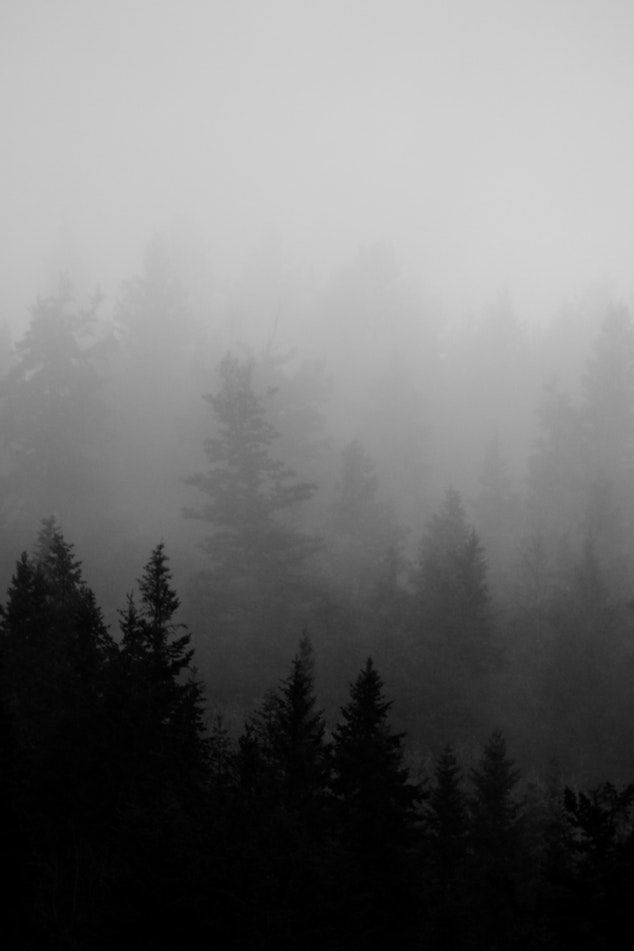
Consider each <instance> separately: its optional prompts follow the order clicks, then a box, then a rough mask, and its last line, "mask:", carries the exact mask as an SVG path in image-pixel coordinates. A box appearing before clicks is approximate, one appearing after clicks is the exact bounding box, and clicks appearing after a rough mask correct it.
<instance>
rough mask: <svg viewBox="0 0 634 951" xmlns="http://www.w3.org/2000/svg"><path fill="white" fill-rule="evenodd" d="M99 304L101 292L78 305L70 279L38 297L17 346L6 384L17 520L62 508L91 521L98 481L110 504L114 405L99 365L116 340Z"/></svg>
mask: <svg viewBox="0 0 634 951" xmlns="http://www.w3.org/2000/svg"><path fill="white" fill-rule="evenodd" d="M99 304H100V298H99V296H95V298H94V299H93V301H92V302H91V304H90V306H89V307H88V308H87V309H86V310H79V309H76V308H75V307H73V303H72V290H71V287H70V285H69V283H68V282H67V281H65V280H62V281H61V282H60V287H59V290H58V292H57V294H56V295H54V296H51V297H48V298H40V299H38V301H37V303H36V305H35V306H34V307H33V309H32V312H31V321H30V324H29V328H28V330H27V332H26V334H25V335H24V337H23V338H22V340H20V341H19V342H18V343H17V345H16V347H15V360H14V362H13V365H12V366H11V367H10V369H9V371H8V373H7V375H6V377H5V378H4V380H3V381H2V385H1V387H0V412H1V416H2V433H3V435H2V440H3V448H4V453H5V459H6V466H7V468H6V475H5V477H4V486H3V491H4V500H3V505H4V508H5V517H6V518H7V519H8V520H9V521H15V520H24V521H25V522H26V524H27V525H29V527H30V523H31V522H33V521H34V520H35V519H36V518H37V517H39V516H40V515H41V513H42V512H43V511H44V512H46V511H56V512H59V513H61V514H62V516H63V517H64V518H70V517H71V516H75V517H76V521H77V522H78V523H79V522H80V518H79V516H81V520H83V521H84V523H85V520H86V519H88V518H89V517H91V511H92V509H91V503H94V500H95V495H94V490H95V487H96V486H98V488H99V493H100V496H101V498H100V502H101V504H103V494H104V490H105V485H104V484H103V482H102V477H101V474H102V471H103V466H102V465H100V462H102V461H103V457H102V456H101V452H102V448H103V440H104V435H105V433H106V411H105V406H104V403H103V402H102V399H101V395H100V392H99V391H100V387H101V379H100V375H99V369H98V368H99V364H100V361H101V360H103V358H104V357H105V356H106V355H107V353H108V352H109V348H110V343H109V342H107V341H105V340H99V339H97V337H96V335H95V332H94V331H95V323H96V318H97V312H98V308H99ZM82 527H83V525H82Z"/></svg>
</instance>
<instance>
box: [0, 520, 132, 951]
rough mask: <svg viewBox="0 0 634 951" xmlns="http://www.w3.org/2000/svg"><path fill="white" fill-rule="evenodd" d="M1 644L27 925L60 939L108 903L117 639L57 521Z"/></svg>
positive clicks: (24, 565) (25, 564)
mask: <svg viewBox="0 0 634 951" xmlns="http://www.w3.org/2000/svg"><path fill="white" fill-rule="evenodd" d="M0 650H1V664H0V677H1V683H0V690H1V695H2V696H1V700H0V702H1V706H2V709H3V711H4V712H5V716H6V720H7V723H6V727H7V736H8V739H9V741H10V745H9V748H8V750H7V756H8V757H9V760H8V761H9V762H10V765H11V777H12V778H11V788H12V789H13V793H14V799H13V801H14V803H19V815H20V817H21V821H22V822H24V823H25V825H26V828H25V829H24V838H23V842H22V846H23V855H24V858H25V859H26V860H28V862H29V876H28V880H29V881H31V882H32V889H31V895H32V897H33V907H32V909H31V915H30V925H29V927H32V929H33V934H34V935H35V937H34V938H33V940H34V941H35V945H36V946H37V945H38V942H39V944H40V946H45V945H48V946H55V942H56V941H57V940H60V939H61V937H62V936H63V935H64V934H65V933H66V932H70V931H73V930H75V931H76V933H80V932H81V931H82V929H83V928H84V927H86V924H87V921H88V919H90V918H93V921H94V920H95V915H96V917H97V918H98V917H99V913H100V911H101V910H102V909H101V908H100V907H99V900H100V898H101V897H102V895H103V887H104V876H105V875H106V874H107V873H106V872H105V869H106V868H107V867H108V859H107V852H108V846H107V845H106V844H105V843H104V841H103V837H102V832H103V830H104V829H105V828H107V823H108V820H109V818H110V817H111V815H112V807H113V785H112V782H113V777H112V773H111V769H110V766H111V759H110V752H111V745H110V743H111V738H110V723H109V719H108V715H107V709H106V703H105V694H106V691H107V687H108V683H109V677H110V671H111V668H112V663H113V658H114V653H115V646H114V644H113V641H112V639H111V637H110V635H109V633H108V631H107V629H106V627H105V625H104V623H103V619H102V616H101V612H100V610H99V608H98V607H97V605H96V602H95V598H94V595H93V593H92V591H91V590H90V589H89V588H88V587H87V586H86V584H85V582H84V581H83V578H82V573H81V566H80V563H79V562H78V561H77V560H76V558H75V556H74V554H73V550H72V546H71V545H70V544H68V543H67V542H66V541H65V540H64V538H63V536H62V533H61V531H60V529H59V527H58V526H57V524H56V523H55V521H54V520H53V519H48V520H47V521H45V522H44V523H43V525H42V529H41V531H40V534H39V536H38V543H37V547H36V550H35V553H34V554H33V555H32V556H30V555H27V554H24V555H22V557H21V559H20V561H19V562H18V564H17V567H16V571H15V574H14V576H13V580H12V583H11V586H10V588H9V592H8V596H7V603H6V606H5V607H4V608H3V609H2V620H1V629H0ZM18 874H19V871H18ZM95 903H96V905H97V908H98V910H97V911H95ZM29 933H30V932H29Z"/></svg>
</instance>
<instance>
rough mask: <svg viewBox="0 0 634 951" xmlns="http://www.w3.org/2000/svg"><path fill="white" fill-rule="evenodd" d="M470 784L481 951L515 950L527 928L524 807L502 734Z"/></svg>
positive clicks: (517, 775) (473, 871) (472, 860)
mask: <svg viewBox="0 0 634 951" xmlns="http://www.w3.org/2000/svg"><path fill="white" fill-rule="evenodd" d="M470 778H471V783H472V785H473V794H472V796H471V798H470V802H469V838H470V847H471V857H470V863H471V868H470V872H471V876H470V881H469V888H470V892H471V898H472V901H473V930H474V934H475V935H476V936H477V940H476V943H475V947H478V948H479V947H494V948H498V947H499V948H500V949H502V948H507V947H512V946H513V944H514V942H516V941H519V938H520V936H521V935H522V934H523V932H524V928H525V925H526V920H525V917H526V913H525V908H524V907H523V903H524V902H525V900H526V895H525V894H524V893H523V888H522V872H523V871H526V869H523V855H522V835H521V805H520V803H519V801H518V800H517V798H516V793H515V788H516V786H517V783H518V781H519V778H520V773H519V770H516V769H514V766H513V761H512V760H511V759H510V758H509V757H508V755H507V751H506V741H505V739H504V737H503V735H502V733H500V732H499V731H496V732H494V733H493V734H492V735H491V737H490V739H489V741H488V743H487V744H486V746H485V747H484V750H483V753H482V756H481V758H480V761H479V763H478V765H477V766H476V767H475V768H474V769H472V770H471V774H470ZM478 940H479V941H480V942H481V943H480V944H478Z"/></svg>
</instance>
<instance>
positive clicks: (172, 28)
mask: <svg viewBox="0 0 634 951" xmlns="http://www.w3.org/2000/svg"><path fill="white" fill-rule="evenodd" d="M633 27H634V7H633V6H632V4H630V3H629V2H627V0H602V2H585V0H530V2H515V3H508V2H492V0H480V2H478V3H471V2H455V0H454V2H446V0H445V2H433V0H431V2H430V0H427V2H424V3H421V2H418V0H417V2H404V0H396V2H394V0H392V2H390V3H387V2H375V0H363V2H351V0H343V2H342V0H337V2H329V0H320V2H319V3H317V2H311V3H306V2H301V0H293V2H279V0H267V2H266V3H262V2H240V0H230V2H224V0H211V2H193V0H184V2H183V0H180V2H178V3H177V2H165V0H153V2H150V0H147V2H142V0H125V2H119V0H114V2H109V3H107V4H105V3H103V2H101V0H99V2H92V0H63V2H62V0H41V2H33V0H4V2H3V3H2V6H1V9H0V103H1V112H2V119H3V135H2V148H1V149H0V182H2V185H1V191H0V194H1V195H2V203H1V212H2V226H3V227H2V238H1V247H0V281H1V283H2V288H3V293H2V297H3V308H4V309H5V310H6V311H7V312H6V313H4V314H3V315H1V316H3V317H4V318H6V319H8V320H9V321H10V323H11V324H12V326H14V327H16V328H18V329H22V327H23V324H24V321H25V319H26V311H27V308H28V306H29V305H30V304H31V303H32V301H33V295H34V288H38V289H39V290H42V291H44V290H47V289H48V287H49V286H50V285H51V284H52V283H53V282H54V281H55V280H56V274H57V272H58V270H59V269H60V268H68V269H70V271H71V273H72V274H73V277H74V279H75V281H76V282H77V281H79V282H80V284H81V283H83V282H85V284H86V286H88V287H89V286H93V285H94V284H95V283H97V282H99V283H101V284H102V286H103V287H104V289H105V290H106V291H107V292H108V294H109V296H110V295H111V294H114V293H116V289H117V287H118V285H119V282H120V281H121V279H122V278H123V277H124V276H126V275H127V274H128V273H129V272H130V271H131V270H133V269H134V268H135V267H136V266H137V265H138V262H139V261H140V259H141V257H142V253H143V249H144V248H145V246H146V245H147V242H148V240H149V238H150V237H151V236H152V234H153V233H154V232H161V233H163V234H165V233H167V234H170V235H172V237H173V238H174V241H175V243H176V244H178V245H179V247H181V249H182V248H187V247H189V248H190V249H191V251H192V255H193V252H194V249H195V254H196V256H197V266H198V264H202V265H204V268H205V269H206V272H207V273H208V274H209V275H211V276H212V277H213V286H214V288H215V293H217V294H220V295H222V293H223V290H222V289H223V288H225V287H227V286H229V285H230V283H231V281H232V280H234V278H235V275H236V274H237V273H239V272H241V271H242V270H243V269H244V268H245V267H247V266H248V262H249V260H252V259H253V256H254V255H255V256H256V257H258V259H259V260H261V259H262V257H263V256H266V255H268V260H269V264H270V267H269V275H273V277H270V280H276V281H277V285H276V286H277V291H276V293H278V295H279V296H280V297H283V296H284V293H285V286H286V282H288V281H291V278H292V275H293V274H295V275H296V274H299V273H301V274H302V280H304V281H305V280H306V279H307V275H309V276H310V275H313V276H314V278H315V279H316V280H317V281H319V280H320V279H321V276H322V275H324V274H327V273H328V272H329V271H330V270H331V269H332V268H334V267H337V266H340V265H341V264H342V263H345V262H346V261H348V260H351V259H353V258H354V257H355V255H356V253H357V251H358V248H359V247H360V246H364V245H368V244H370V245H371V244H373V243H374V242H376V241H381V242H385V243H387V244H389V245H391V246H392V248H393V251H394V257H395V260H396V261H397V262H398V266H399V267H400V268H402V271H403V274H404V275H406V276H407V277H408V278H409V279H410V280H411V281H414V282H415V283H417V284H419V285H420V286H421V288H423V289H424V290H425V292H426V293H428V294H430V295H432V296H433V297H434V298H435V299H437V300H439V301H441V302H442V305H443V307H444V308H445V310H446V312H447V313H448V314H449V315H452V314H459V313H460V312H462V311H463V310H464V309H465V308H466V307H467V306H468V307H470V308H477V307H479V306H482V305H484V304H485V303H487V302H489V301H490V300H491V299H493V298H495V297H496V296H497V295H498V294H499V293H500V292H502V291H506V292H508V294H509V295H510V297H511V299H512V301H513V304H514V307H515V310H516V312H517V313H518V315H519V316H520V318H521V319H525V320H531V321H532V320H535V321H538V320H543V319H547V318H549V317H550V316H551V314H552V312H553V310H555V309H556V308H557V307H558V306H559V304H560V303H561V301H562V300H563V299H565V298H568V297H570V296H574V295H575V294H577V293H578V292H580V291H581V290H583V288H584V287H585V286H587V285H590V284H593V283H595V282H597V281H598V282H601V283H606V284H607V285H608V286H609V288H610V291H611V292H612V293H614V294H615V295H617V296H620V297H624V298H625V299H629V298H630V297H631V295H632V272H631V267H630V265H631V249H632V247H633V246H634V234H633V231H634V214H633V210H634V209H633V205H634V189H633V186H632V168H633V167H634V122H633V121H632V119H633V105H634V59H633V58H632V55H631V37H632V29H633ZM182 253H183V255H184V256H185V257H187V252H186V251H183V252H182ZM245 262H246V263H245ZM289 275H290V276H289ZM291 282H292V281H291Z"/></svg>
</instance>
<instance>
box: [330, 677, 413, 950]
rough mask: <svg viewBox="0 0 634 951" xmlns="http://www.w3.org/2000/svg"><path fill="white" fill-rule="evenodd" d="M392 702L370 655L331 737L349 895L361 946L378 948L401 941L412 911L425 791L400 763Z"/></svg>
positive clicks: (354, 926)
mask: <svg viewBox="0 0 634 951" xmlns="http://www.w3.org/2000/svg"><path fill="white" fill-rule="evenodd" d="M391 706H392V703H391V701H388V700H386V699H385V697H384V694H383V683H382V681H381V678H380V676H379V674H378V673H377V671H376V669H375V668H374V664H373V662H372V660H371V658H368V660H367V662H366V664H365V667H364V668H363V669H362V671H361V673H360V674H359V676H358V678H357V680H356V682H355V683H354V684H352V685H351V688H350V701H349V702H348V703H347V704H346V705H345V706H344V707H342V709H341V716H342V720H341V722H340V723H339V724H338V725H337V727H336V728H335V731H334V736H333V782H332V789H333V793H334V795H335V797H336V799H337V801H338V804H339V819H340V836H341V841H342V844H343V847H344V850H345V853H346V854H347V856H348V858H349V860H351V861H352V863H353V868H354V869H355V871H354V872H353V873H352V874H353V876H354V877H353V880H352V882H350V883H348V888H349V889H350V894H349V895H348V896H347V899H346V900H347V901H348V902H349V903H350V913H351V915H352V920H351V922H350V926H351V927H352V928H353V929H354V930H355V932H358V935H357V938H358V945H357V946H358V947H370V946H376V945H372V941H375V940H376V939H377V937H378V936H379V935H380V936H381V938H382V940H383V939H385V940H387V939H388V938H391V939H393V940H394V941H395V943H398V938H399V935H400V936H401V937H403V935H405V934H406V933H407V931H408V929H409V927H410V926H411V916H412V913H413V905H412V904H411V898H412V895H411V892H410V887H411V885H412V882H413V877H412V850H413V848H414V846H415V843H416V832H415V822H416V804H417V802H418V801H419V799H420V798H421V790H420V789H419V788H418V787H417V786H416V785H414V784H413V783H411V782H410V780H409V771H408V769H407V768H406V766H405V765H404V763H403V750H402V738H403V735H402V734H399V733H394V732H392V730H391V728H390V726H389V723H388V713H389V710H390V707H391ZM401 929H402V931H401Z"/></svg>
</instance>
